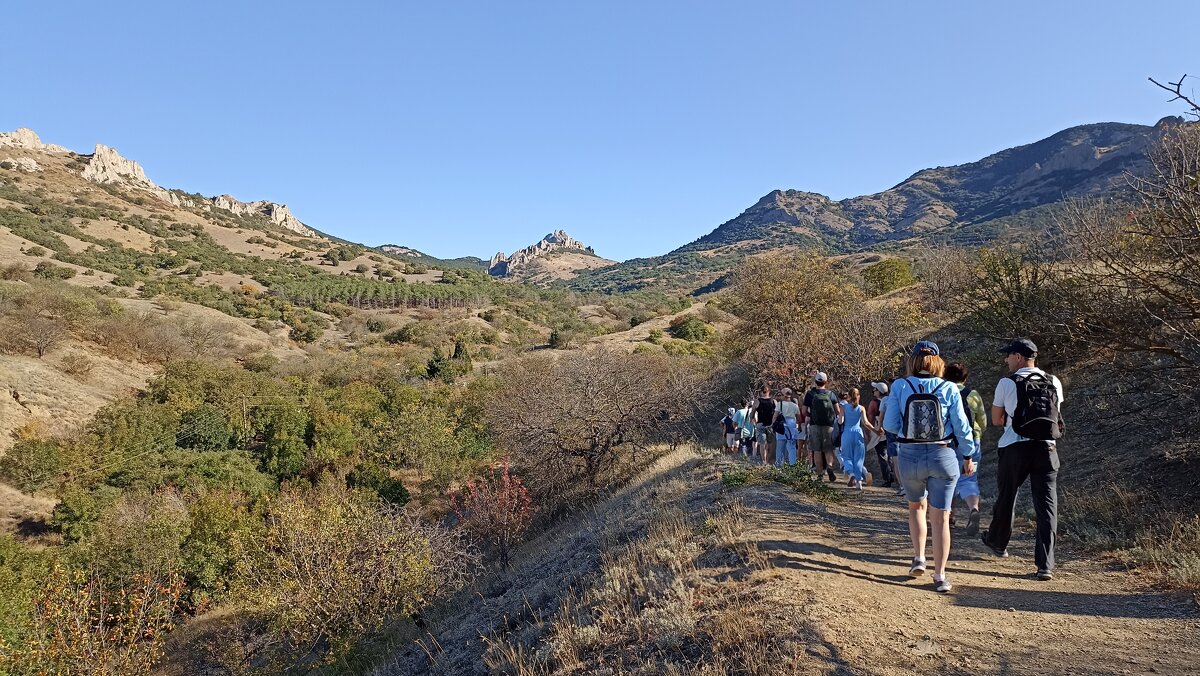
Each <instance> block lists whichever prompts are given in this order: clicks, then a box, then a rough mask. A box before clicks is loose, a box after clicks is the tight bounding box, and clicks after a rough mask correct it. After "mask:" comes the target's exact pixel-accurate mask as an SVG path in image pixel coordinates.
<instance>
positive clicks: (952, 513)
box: [950, 512, 958, 528]
mask: <svg viewBox="0 0 1200 676" xmlns="http://www.w3.org/2000/svg"><path fill="white" fill-rule="evenodd" d="M957 523H958V522H957V521H955V519H954V512H950V527H951V528H954V526H955V525H956V524H957Z"/></svg>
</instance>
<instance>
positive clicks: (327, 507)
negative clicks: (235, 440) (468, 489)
mask: <svg viewBox="0 0 1200 676" xmlns="http://www.w3.org/2000/svg"><path fill="white" fill-rule="evenodd" d="M266 523H267V535H266V538H265V539H257V538H253V539H250V540H249V541H247V542H243V543H241V546H242V547H244V551H245V556H244V558H243V560H242V562H241V565H240V567H239V569H240V574H241V585H240V590H239V593H237V594H236V597H237V598H240V599H241V601H242V602H243V605H244V608H245V610H246V611H247V612H248V613H249V615H250V616H251V617H252V618H255V619H256V620H257V621H256V622H252V623H251V624H252V625H256V626H259V627H261V628H262V630H263V631H264V632H265V635H263V636H260V637H259V639H260V641H259V645H262V646H263V653H264V654H263V655H261V657H262V658H264V659H267V660H269V661H270V662H271V663H272V664H273V665H274V666H275V667H276V668H280V669H283V668H288V667H293V666H296V665H299V664H302V663H306V662H320V661H330V660H333V659H336V658H338V657H341V656H344V655H345V654H346V653H347V652H349V651H350V649H351V648H352V647H353V646H354V645H355V643H357V642H358V641H359V640H361V639H363V638H366V637H369V636H371V635H373V634H376V633H377V632H379V631H380V630H382V629H383V628H384V626H385V625H386V623H388V622H389V621H391V620H395V619H399V618H401V617H404V616H408V615H412V614H413V613H415V612H417V611H418V610H419V609H420V608H421V607H422V606H423V605H424V604H425V603H427V602H428V601H429V600H431V599H433V598H435V597H436V596H438V595H440V594H442V593H445V592H448V591H451V590H452V589H454V588H457V587H458V586H459V585H461V584H462V583H463V582H464V581H465V576H466V575H467V573H468V571H470V570H472V569H473V567H474V566H475V564H476V562H477V558H476V556H475V554H473V553H472V552H471V550H469V549H468V548H467V547H466V546H465V545H464V543H463V542H462V540H461V539H460V538H459V537H458V536H457V535H455V534H454V533H451V532H448V531H446V530H445V529H442V528H440V527H437V526H431V525H425V524H421V523H419V522H417V521H415V520H413V519H411V518H410V517H409V516H408V515H407V514H406V513H405V512H404V511H403V510H402V509H401V508H399V507H396V506H394V505H391V504H389V503H386V502H383V501H381V500H379V499H378V498H377V497H376V496H373V495H372V494H369V493H368V492H364V491H355V490H353V489H349V488H347V487H346V486H345V483H344V482H341V481H334V480H329V481H324V482H322V483H321V484H320V485H318V486H317V487H315V488H312V489H307V490H306V489H301V488H285V489H284V490H282V491H281V492H280V493H279V495H278V496H277V497H275V498H274V499H272V501H271V502H270V504H269V506H268V509H267V515H266ZM243 666H244V665H243Z"/></svg>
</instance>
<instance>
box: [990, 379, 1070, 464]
mask: <svg viewBox="0 0 1200 676" xmlns="http://www.w3.org/2000/svg"><path fill="white" fill-rule="evenodd" d="M1030 373H1040V374H1042V375H1044V376H1049V377H1050V381H1051V382H1053V383H1054V389H1056V390H1058V403H1059V405H1062V402H1063V388H1062V383H1061V382H1059V380H1058V376H1051V375H1050V374H1049V373H1046V372H1045V371H1043V370H1041V369H1040V368H1038V367H1036V366H1026V367H1024V368H1019V369H1017V370H1016V372H1014V373H1013V374H1012V375H1014V376H1023V375H1027V374H1030ZM992 406H999V407H1001V408H1003V409H1004V412H1005V413H1007V414H1008V418H1007V420H1005V421H1004V434H1002V435H1000V441H999V443H997V444H996V446H998V447H999V448H1004V447H1005V446H1009V445H1011V444H1015V443H1017V442H1018V441H1029V439H1026V438H1025V437H1023V436H1021V435H1019V434H1017V433H1016V432H1014V431H1013V429H1012V417H1013V414H1014V413H1016V411H1017V384H1016V383H1015V382H1013V379H1012V378H1001V379H1000V382H998V383H996V397H995V399H993V400H992ZM1050 443H1052V444H1053V443H1054V442H1053V441H1051V442H1050Z"/></svg>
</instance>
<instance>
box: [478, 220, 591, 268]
mask: <svg viewBox="0 0 1200 676" xmlns="http://www.w3.org/2000/svg"><path fill="white" fill-rule="evenodd" d="M557 251H577V252H583V253H585V254H589V255H592V256H594V255H596V252H595V251H594V250H593V249H592V247H590V246H587V245H586V244H584V243H583V242H580V241H579V240H577V239H575V238H574V237H571V236H570V235H568V234H567V233H566V231H564V230H555V231H554V232H552V233H550V234H548V235H546V236H545V237H543V238H542V239H541V240H540V241H538V242H537V243H536V244H531V245H529V246H527V247H525V248H524V249H521V250H520V251H516V252H514V253H513V255H511V256H505V255H504V252H503V251H501V252H498V253H497V254H496V255H495V256H492V258H491V260H490V261H488V274H489V275H491V276H493V277H509V276H512V275H513V274H515V273H516V272H518V271H519V270H520V269H521V268H523V267H525V266H528V265H529V264H530V263H532V262H533V261H535V260H537V259H541V258H545V257H547V256H548V255H550V254H551V253H554V252H557Z"/></svg>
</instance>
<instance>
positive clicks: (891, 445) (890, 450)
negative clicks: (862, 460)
mask: <svg viewBox="0 0 1200 676" xmlns="http://www.w3.org/2000/svg"><path fill="white" fill-rule="evenodd" d="M883 434H884V436H885V437H886V438H887V457H889V458H894V457H896V456H897V454H899V452H900V451H899V450H898V449H897V448H896V435H895V434H892V433H891V432H884V433H883Z"/></svg>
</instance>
